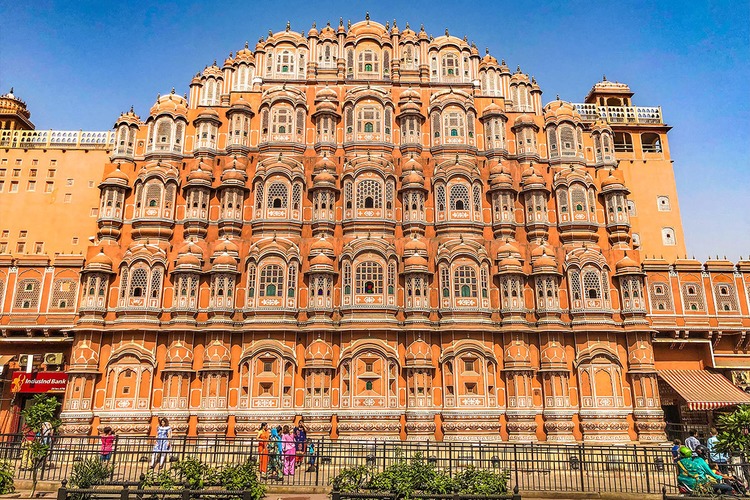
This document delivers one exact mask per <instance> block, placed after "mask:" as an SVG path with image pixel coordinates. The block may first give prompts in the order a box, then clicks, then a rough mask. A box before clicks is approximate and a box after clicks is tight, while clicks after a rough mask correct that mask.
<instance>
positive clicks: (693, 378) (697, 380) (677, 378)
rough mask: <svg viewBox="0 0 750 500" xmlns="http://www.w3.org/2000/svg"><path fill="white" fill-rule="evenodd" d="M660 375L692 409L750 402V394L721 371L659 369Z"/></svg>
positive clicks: (706, 408)
mask: <svg viewBox="0 0 750 500" xmlns="http://www.w3.org/2000/svg"><path fill="white" fill-rule="evenodd" d="M657 373H658V374H659V377H661V378H662V380H664V382H666V383H667V384H669V385H670V386H671V387H672V389H674V390H675V391H677V394H679V395H680V396H681V397H682V398H683V399H684V400H685V401H687V404H688V408H690V409H691V410H712V409H714V408H723V407H725V406H735V405H742V404H750V394H747V393H746V392H744V391H742V390H741V389H739V388H737V387H736V386H734V385H732V383H731V382H730V381H729V380H727V379H726V377H724V375H722V374H720V373H712V372H709V371H706V370H658V371H657Z"/></svg>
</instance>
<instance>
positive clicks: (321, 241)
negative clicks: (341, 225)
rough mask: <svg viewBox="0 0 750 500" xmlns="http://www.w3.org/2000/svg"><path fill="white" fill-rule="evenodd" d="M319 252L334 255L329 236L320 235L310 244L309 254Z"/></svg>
mask: <svg viewBox="0 0 750 500" xmlns="http://www.w3.org/2000/svg"><path fill="white" fill-rule="evenodd" d="M319 253H324V254H326V255H334V248H333V242H332V241H331V239H330V238H327V237H326V235H322V236H321V237H320V238H317V239H316V240H315V241H313V242H312V244H311V245H310V254H311V255H312V254H319Z"/></svg>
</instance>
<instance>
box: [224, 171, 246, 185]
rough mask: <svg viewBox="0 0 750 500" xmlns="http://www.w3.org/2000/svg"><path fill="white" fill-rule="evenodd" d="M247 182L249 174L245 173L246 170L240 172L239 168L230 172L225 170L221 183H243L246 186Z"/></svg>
mask: <svg viewBox="0 0 750 500" xmlns="http://www.w3.org/2000/svg"><path fill="white" fill-rule="evenodd" d="M246 180H247V173H245V171H244V170H240V169H237V168H232V169H230V170H225V171H224V173H222V174H221V182H225V183H226V182H228V183H242V184H244V183H245V181H246Z"/></svg>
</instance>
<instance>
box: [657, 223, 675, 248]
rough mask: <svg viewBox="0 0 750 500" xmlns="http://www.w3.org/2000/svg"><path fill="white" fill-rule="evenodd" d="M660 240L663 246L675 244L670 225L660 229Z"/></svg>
mask: <svg viewBox="0 0 750 500" xmlns="http://www.w3.org/2000/svg"><path fill="white" fill-rule="evenodd" d="M661 241H662V243H663V244H664V245H665V246H674V245H676V244H677V241H676V238H675V235H674V229H672V228H671V227H665V228H662V230H661Z"/></svg>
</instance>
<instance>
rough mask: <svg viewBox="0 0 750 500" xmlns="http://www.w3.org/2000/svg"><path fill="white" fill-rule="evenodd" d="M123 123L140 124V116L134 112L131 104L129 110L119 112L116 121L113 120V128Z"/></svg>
mask: <svg viewBox="0 0 750 500" xmlns="http://www.w3.org/2000/svg"><path fill="white" fill-rule="evenodd" d="M123 124H125V125H136V126H140V125H141V118H140V117H139V116H138V115H136V114H135V112H134V111H133V107H132V106H131V107H130V110H129V111H126V112H124V113H121V114H120V116H119V117H118V118H117V121H116V122H115V128H117V127H119V126H120V125H123Z"/></svg>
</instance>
